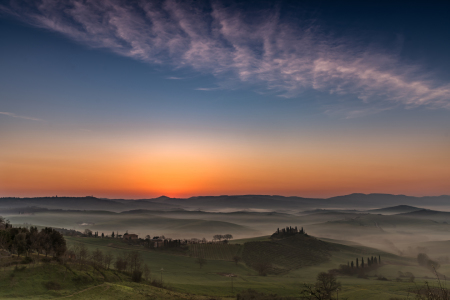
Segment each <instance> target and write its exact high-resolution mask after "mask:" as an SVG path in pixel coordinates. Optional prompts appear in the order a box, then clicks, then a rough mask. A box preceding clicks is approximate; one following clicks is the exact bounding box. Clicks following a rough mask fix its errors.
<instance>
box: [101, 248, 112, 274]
mask: <svg viewBox="0 0 450 300" xmlns="http://www.w3.org/2000/svg"><path fill="white" fill-rule="evenodd" d="M113 259H114V257H113V255H112V254H111V252H108V253H106V254H105V255H104V256H103V266H104V268H105V269H108V270H109V267H110V266H111V263H112V261H113Z"/></svg>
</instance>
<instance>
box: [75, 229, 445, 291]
mask: <svg viewBox="0 0 450 300" xmlns="http://www.w3.org/2000/svg"><path fill="white" fill-rule="evenodd" d="M258 239H259V240H261V239H265V237H263V238H258ZM77 242H82V243H85V244H86V245H87V246H88V247H89V248H90V250H93V249H95V248H96V247H98V248H99V249H102V250H103V251H111V252H113V253H114V254H118V253H120V252H121V251H127V250H132V249H135V250H139V251H141V254H142V256H143V258H144V260H145V262H146V263H148V264H149V266H150V267H151V269H152V276H153V277H154V278H157V279H159V278H160V275H161V272H160V269H161V268H164V272H163V280H164V282H166V283H168V284H169V285H170V286H172V287H173V288H174V289H175V290H176V291H178V292H182V293H190V294H197V295H213V296H232V293H231V281H230V278H228V277H224V276H222V275H221V274H220V273H233V274H236V275H237V277H235V278H233V285H234V288H235V291H236V290H237V291H239V290H243V289H247V288H254V289H256V290H260V291H265V292H270V293H277V294H280V295H291V296H292V295H294V296H295V295H298V292H299V289H300V285H301V283H303V282H307V283H312V282H313V281H314V279H315V276H316V275H317V274H318V273H319V272H322V271H327V270H329V269H333V268H336V267H337V266H338V265H339V264H342V263H346V262H347V261H350V260H354V259H355V258H356V256H358V257H361V256H364V257H367V256H370V255H378V254H381V256H382V260H383V261H384V262H386V263H387V265H384V266H382V267H381V268H379V269H378V270H376V271H373V272H372V274H370V275H375V273H376V274H377V275H383V276H386V277H387V278H388V279H390V280H394V279H395V278H396V277H397V274H398V271H402V272H407V271H409V272H412V273H414V274H415V275H416V277H423V276H429V277H432V276H433V274H432V273H431V272H429V271H428V270H426V269H424V268H421V267H418V266H417V264H416V262H415V260H414V259H408V258H402V257H398V256H396V255H393V254H388V253H385V252H382V251H379V250H375V249H371V248H367V247H349V248H348V249H350V248H351V249H354V250H351V251H350V250H348V249H347V250H346V249H341V251H333V252H332V253H331V257H330V259H329V260H328V261H325V262H322V263H320V264H317V265H314V266H308V267H304V268H300V269H296V270H292V271H291V272H289V273H286V274H284V275H277V276H275V275H269V276H257V274H256V272H255V271H254V270H252V269H251V268H249V267H247V266H246V265H244V264H242V263H240V264H238V265H237V266H236V265H235V264H234V263H233V262H229V261H224V260H208V263H207V264H206V265H205V266H203V268H202V269H200V268H199V266H198V265H196V264H195V258H193V257H188V256H181V255H171V254H169V253H166V252H159V251H149V250H145V249H143V248H141V247H138V246H128V245H126V244H123V243H122V242H121V241H119V240H110V239H108V240H107V239H104V240H102V239H88V238H70V237H69V238H68V243H69V245H70V244H74V243H77ZM236 242H240V244H242V241H236ZM108 245H110V246H108ZM111 246H115V247H120V248H115V247H111ZM355 252H358V253H355ZM443 268H444V267H443ZM339 280H340V281H341V282H342V284H343V286H344V288H343V291H342V296H345V297H349V299H362V298H364V299H389V297H393V296H396V295H405V296H406V290H407V289H408V288H412V287H414V286H413V285H412V284H410V283H406V282H405V283H398V282H395V281H386V282H385V281H378V280H375V277H372V278H370V279H359V278H355V277H340V278H339ZM418 280H419V282H420V281H421V280H424V279H422V278H418ZM362 295H364V297H362Z"/></svg>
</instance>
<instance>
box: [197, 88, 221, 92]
mask: <svg viewBox="0 0 450 300" xmlns="http://www.w3.org/2000/svg"><path fill="white" fill-rule="evenodd" d="M218 89H220V88H218V87H214V88H202V87H199V88H196V89H195V90H196V91H216V90H218Z"/></svg>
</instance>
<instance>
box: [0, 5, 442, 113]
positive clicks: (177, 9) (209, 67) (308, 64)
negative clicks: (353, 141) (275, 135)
mask: <svg viewBox="0 0 450 300" xmlns="http://www.w3.org/2000/svg"><path fill="white" fill-rule="evenodd" d="M195 4H196V5H192V3H187V2H184V1H183V2H177V1H174V0H166V1H161V2H156V1H137V2H133V4H130V2H127V1H115V0H103V1H81V0H80V1H79V0H70V1H56V0H42V1H25V2H24V1H18V0H13V1H12V2H11V4H10V5H9V6H8V7H3V8H1V7H0V9H1V10H3V11H4V12H6V13H8V14H13V15H16V16H18V17H19V18H20V19H21V20H23V21H25V22H27V23H29V24H32V25H34V26H38V27H42V28H47V29H50V30H53V31H56V32H59V33H61V34H63V35H65V36H68V37H70V38H71V39H74V40H76V41H78V42H81V43H83V44H87V45H89V46H90V47H95V48H106V49H109V50H111V51H113V52H115V53H117V54H119V55H123V56H127V57H131V58H133V59H137V60H141V61H144V62H147V63H151V64H168V65H171V66H173V67H174V68H183V67H188V68H192V69H194V70H196V71H199V72H203V73H208V74H213V75H215V76H216V77H217V78H218V79H219V80H222V81H233V80H234V81H237V82H241V83H245V84H248V85H252V86H255V87H257V88H258V89H264V90H267V91H272V92H274V93H277V94H278V95H280V96H283V97H297V96H299V95H301V94H302V93H303V92H305V91H307V90H317V91H321V92H324V93H328V94H333V95H337V96H340V97H344V96H345V97H353V98H354V99H357V100H358V101H359V102H360V103H363V104H374V103H375V104H376V105H378V106H379V105H380V103H382V106H383V108H382V109H381V110H383V109H385V108H386V107H395V106H398V105H401V106H404V107H407V108H413V107H418V106H426V107H433V108H450V85H449V84H448V83H446V84H442V83H438V82H437V80H434V79H433V78H430V77H428V78H427V77H425V76H424V75H422V74H423V73H422V72H421V68H419V67H417V66H409V65H405V64H402V63H401V62H400V60H399V59H398V58H397V57H396V56H395V55H389V54H386V53H383V52H380V51H376V50H374V49H369V48H365V47H362V46H359V45H358V44H357V43H356V42H354V41H351V40H344V39H338V38H334V37H332V36H327V35H325V34H323V33H322V31H321V30H320V28H318V27H314V26H308V25H305V26H302V25H295V26H294V25H293V24H290V23H287V22H285V21H284V20H282V19H280V18H279V16H278V14H277V12H276V11H272V12H271V11H267V12H266V13H263V16H262V17H261V18H259V19H254V20H251V21H249V20H248V19H249V18H248V17H247V16H246V15H245V12H243V11H239V10H237V9H235V8H230V7H224V6H223V5H222V4H221V3H220V2H202V3H199V2H195ZM380 53H381V54H380ZM169 79H178V78H176V77H170V78H169ZM202 90H204V89H202ZM338 98H339V97H338ZM379 109H380V108H378V110H379Z"/></svg>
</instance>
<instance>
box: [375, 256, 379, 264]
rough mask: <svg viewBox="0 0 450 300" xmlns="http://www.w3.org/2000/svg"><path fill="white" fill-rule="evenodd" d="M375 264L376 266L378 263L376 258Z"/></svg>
mask: <svg viewBox="0 0 450 300" xmlns="http://www.w3.org/2000/svg"><path fill="white" fill-rule="evenodd" d="M375 264H376V265H377V264H378V262H377V258H376V257H375Z"/></svg>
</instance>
